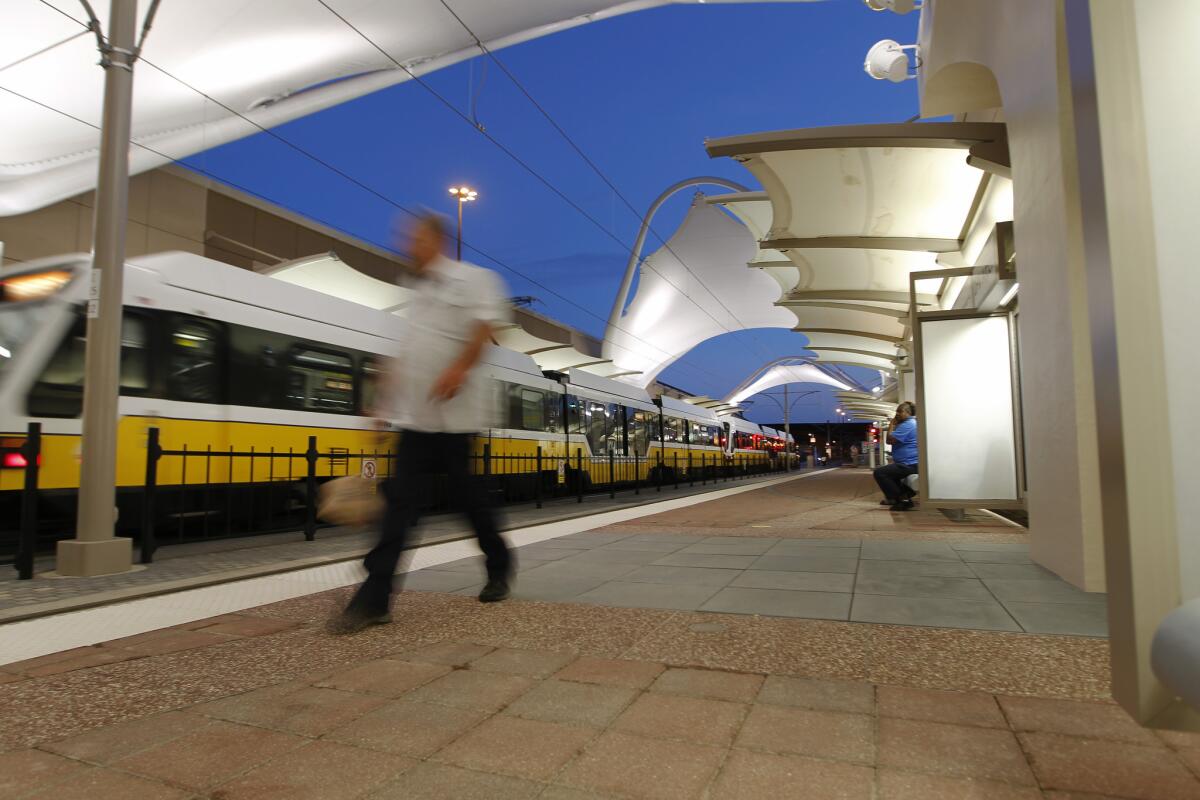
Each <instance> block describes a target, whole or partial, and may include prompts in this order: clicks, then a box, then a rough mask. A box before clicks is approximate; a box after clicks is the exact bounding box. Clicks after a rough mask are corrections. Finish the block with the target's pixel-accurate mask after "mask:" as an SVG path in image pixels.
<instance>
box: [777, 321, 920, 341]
mask: <svg viewBox="0 0 1200 800" xmlns="http://www.w3.org/2000/svg"><path fill="white" fill-rule="evenodd" d="M792 331H793V332H795V333H838V334H841V335H842V336H858V337H861V338H863V339H876V340H878V341H881V342H889V343H890V344H904V337H902V336H888V335H887V334H884V333H871V332H869V331H856V330H852V329H848V328H808V327H804V326H802V325H798V326H796V327H795V328H792Z"/></svg>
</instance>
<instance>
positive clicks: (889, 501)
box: [879, 497, 896, 506]
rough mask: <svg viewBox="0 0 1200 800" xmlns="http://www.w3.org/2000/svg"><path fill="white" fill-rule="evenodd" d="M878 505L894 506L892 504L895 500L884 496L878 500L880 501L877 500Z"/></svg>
mask: <svg viewBox="0 0 1200 800" xmlns="http://www.w3.org/2000/svg"><path fill="white" fill-rule="evenodd" d="M879 505H881V506H894V505H896V501H895V500H892V499H890V498H887V497H885V498H883V499H882V500H880V501H879Z"/></svg>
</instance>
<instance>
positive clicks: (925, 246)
mask: <svg viewBox="0 0 1200 800" xmlns="http://www.w3.org/2000/svg"><path fill="white" fill-rule="evenodd" d="M758 248H759V249H760V250H782V251H783V252H785V253H786V252H787V251H788V250H815V249H821V248H839V249H857V250H909V251H913V252H924V253H957V252H958V251H959V250H961V249H962V242H961V241H959V240H958V239H925V238H920V237H915V236H813V237H808V238H780V239H763V240H762V241H761V242H759V243H758Z"/></svg>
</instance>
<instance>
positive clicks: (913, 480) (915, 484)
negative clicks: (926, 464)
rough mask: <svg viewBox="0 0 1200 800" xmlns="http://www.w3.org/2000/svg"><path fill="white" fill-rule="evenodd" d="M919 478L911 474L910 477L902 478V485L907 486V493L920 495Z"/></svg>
mask: <svg viewBox="0 0 1200 800" xmlns="http://www.w3.org/2000/svg"><path fill="white" fill-rule="evenodd" d="M920 477H921V476H920V475H918V474H916V473H913V474H912V475H908V476H906V477H905V478H904V481H903V482H904V485H905V486H907V487H908V489H909V491H911V492H912V493H913V494H920V493H921V481H920Z"/></svg>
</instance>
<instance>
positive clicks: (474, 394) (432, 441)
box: [331, 215, 512, 633]
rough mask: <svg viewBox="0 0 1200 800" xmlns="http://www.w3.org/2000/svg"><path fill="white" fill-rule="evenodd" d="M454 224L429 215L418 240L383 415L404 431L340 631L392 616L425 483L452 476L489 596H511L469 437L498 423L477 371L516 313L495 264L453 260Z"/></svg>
mask: <svg viewBox="0 0 1200 800" xmlns="http://www.w3.org/2000/svg"><path fill="white" fill-rule="evenodd" d="M445 244H446V234H445V226H444V225H443V223H442V221H441V219H440V218H438V217H435V216H432V215H430V216H426V217H422V218H421V219H419V220H418V221H417V222H416V223H414V225H413V227H412V230H411V233H410V239H409V256H410V258H411V260H412V262H413V274H412V276H410V278H409V280H407V281H406V284H405V285H406V286H408V288H410V289H411V290H412V296H411V299H410V301H409V303H408V305H407V318H406V320H405V323H404V324H405V335H404V336H403V338H402V341H401V346H402V350H401V353H400V355H399V356H398V357H397V358H396V359H395V360H394V362H393V364H392V367H391V370H390V373H389V375H388V379H387V383H386V385H385V387H384V391H383V402H382V404H381V407H380V408H379V409H377V410H376V413H377V414H378V415H379V416H380V417H382V418H384V419H387V420H390V421H391V422H392V423H393V424H394V425H395V426H396V427H397V428H399V429H400V438H399V442H398V446H397V452H396V469H395V472H394V476H395V477H393V478H391V479H390V480H388V481H387V482H386V483H385V484H384V487H383V488H384V494H385V498H386V500H387V506H386V510H385V512H384V515H383V520H382V524H381V530H380V537H379V543H378V544H377V545H376V546H375V548H374V549H372V550H371V552H370V553H368V554H367V557H366V559H365V560H364V562H363V563H364V565H365V566H366V568H367V579H366V581H364V582H363V584H362V586H360V587H359V589H358V592H357V593H356V594H355V595H354V598H353V599H352V600H351V601H350V604H349V605H348V606H347V607H346V609H345V611H344V612H342V614H341V616H340V617H339V618H337V619H336V620H334V621H333V623H332V625H331V628H332V629H333V630H335V631H336V632H344V633H349V632H353V631H356V630H361V629H362V628H364V627H367V626H368V625H371V624H374V623H382V622H389V621H390V620H391V595H392V593H393V591H394V590H395V588H396V587H395V584H396V582H397V579H396V577H395V573H396V568H397V566H398V565H399V562H400V556H401V554H402V553H403V551H404V549H405V548H406V546H407V543H408V538H409V531H410V530H411V528H412V526H413V525H414V524H415V523H416V521H417V519H418V518H419V517H420V510H421V497H420V491H421V489H420V487H421V481H419V480H418V478H420V477H422V476H425V475H431V474H444V475H446V476H447V477H448V479H449V481H450V484H449V485H450V491H451V494H452V495H456V496H457V497H458V499H459V500H460V502H461V503H462V505H463V508H462V510H463V512H464V513H465V514H466V516H467V518H468V520H470V522H471V525H472V527H473V528H474V530H475V537H476V539H478V541H479V546H480V549H482V550H483V553H484V556H485V561H486V565H487V584H486V585H485V586H484V588H483V591H481V592H480V594H479V600H480V601H481V602H485V603H489V602H496V601H498V600H504V599H505V598H507V597H508V595H509V581H510V580H511V577H512V576H511V569H512V558H511V556H510V554H509V551H508V547H507V545H506V544H505V542H504V539H503V538H502V537H501V536H500V533H499V530H498V528H497V522H496V515H495V512H494V511H493V509H492V507H491V504H490V502H489V500H488V495H487V487H486V486H485V485H483V484H482V483H481V481H480V480H479V479H478V478H476V477H474V476H471V475H470V474H469V461H470V436H471V435H472V434H474V433H477V432H479V431H482V430H486V429H488V428H490V427H494V426H495V424H496V422H497V420H496V414H497V413H498V407H497V403H496V402H495V397H494V396H493V393H492V391H491V388H492V386H491V382H490V381H489V380H488V379H487V376H486V375H484V374H483V373H482V371H481V370H479V369H477V366H478V364H479V361H480V359H481V358H482V356H483V353H484V350H485V349H486V348H487V347H488V345H489V344H490V343H491V341H492V339H493V335H492V334H493V330H494V326H496V325H499V324H503V323H504V322H507V321H508V318H509V305H508V301H507V299H506V292H505V289H504V284H503V282H502V281H501V280H500V277H499V276H498V275H496V274H495V273H494V272H492V271H491V270H487V269H484V268H482V267H477V266H474V265H471V264H464V263H462V262H460V261H454V260H452V259H450V258H447V257H446V256H445V255H444V253H443V250H444V247H445Z"/></svg>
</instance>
